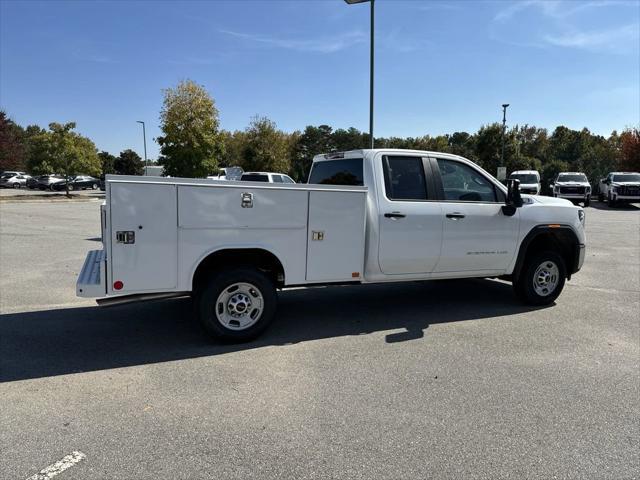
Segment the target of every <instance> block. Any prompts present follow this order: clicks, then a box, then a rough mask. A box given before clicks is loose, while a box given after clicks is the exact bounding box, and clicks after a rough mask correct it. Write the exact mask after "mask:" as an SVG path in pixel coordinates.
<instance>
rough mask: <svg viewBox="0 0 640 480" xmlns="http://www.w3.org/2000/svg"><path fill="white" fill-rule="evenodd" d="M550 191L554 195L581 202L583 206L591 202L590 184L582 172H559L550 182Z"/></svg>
mask: <svg viewBox="0 0 640 480" xmlns="http://www.w3.org/2000/svg"><path fill="white" fill-rule="evenodd" d="M551 191H552V192H553V196H554V197H557V198H566V199H567V200H571V201H572V202H574V203H578V202H583V203H584V206H585V207H588V206H589V204H590V203H591V184H590V183H589V180H588V179H587V176H586V175H585V174H584V173H582V172H560V173H559V174H558V176H557V177H556V178H555V180H554V181H553V183H552V184H551Z"/></svg>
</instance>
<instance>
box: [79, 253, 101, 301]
mask: <svg viewBox="0 0 640 480" xmlns="http://www.w3.org/2000/svg"><path fill="white" fill-rule="evenodd" d="M106 266H107V264H106V260H105V254H104V250H91V251H89V253H87V258H85V260H84V265H83V266H82V271H80V275H78V280H77V282H76V296H78V297H86V298H96V297H104V296H106V294H107V279H106Z"/></svg>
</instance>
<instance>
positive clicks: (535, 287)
mask: <svg viewBox="0 0 640 480" xmlns="http://www.w3.org/2000/svg"><path fill="white" fill-rule="evenodd" d="M566 271H567V270H566V267H565V264H564V260H563V259H562V257H561V256H560V255H559V254H558V253H556V252H554V251H551V250H547V251H543V252H540V253H536V254H534V255H532V256H531V257H530V258H529V259H528V260H527V263H526V264H525V265H524V268H523V270H522V272H521V273H520V276H519V277H518V279H517V280H515V281H514V282H513V287H514V290H515V292H516V295H517V296H518V298H520V300H522V301H523V302H524V303H526V304H528V305H549V304H551V303H553V302H554V300H555V299H556V298H558V295H560V293H561V292H562V289H563V288H564V282H565V278H566Z"/></svg>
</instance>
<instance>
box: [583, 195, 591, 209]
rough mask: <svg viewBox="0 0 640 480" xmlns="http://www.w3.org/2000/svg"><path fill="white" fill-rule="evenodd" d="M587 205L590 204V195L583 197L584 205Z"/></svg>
mask: <svg viewBox="0 0 640 480" xmlns="http://www.w3.org/2000/svg"><path fill="white" fill-rule="evenodd" d="M589 205H591V196H588V197H587V198H585V199H584V206H585V207H588V206H589Z"/></svg>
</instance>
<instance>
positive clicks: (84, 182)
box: [51, 175, 100, 191]
mask: <svg viewBox="0 0 640 480" xmlns="http://www.w3.org/2000/svg"><path fill="white" fill-rule="evenodd" d="M67 184H68V185H69V190H86V189H91V190H97V189H98V188H99V187H100V179H99V178H94V177H90V176H88V175H76V176H75V177H73V178H71V179H70V180H68V181H67V180H63V181H61V182H58V183H55V184H53V185H52V186H51V189H52V190H58V191H60V190H66V188H67Z"/></svg>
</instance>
